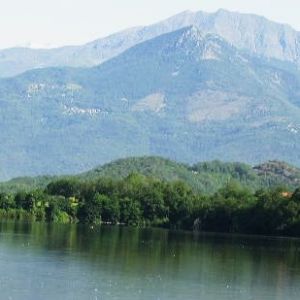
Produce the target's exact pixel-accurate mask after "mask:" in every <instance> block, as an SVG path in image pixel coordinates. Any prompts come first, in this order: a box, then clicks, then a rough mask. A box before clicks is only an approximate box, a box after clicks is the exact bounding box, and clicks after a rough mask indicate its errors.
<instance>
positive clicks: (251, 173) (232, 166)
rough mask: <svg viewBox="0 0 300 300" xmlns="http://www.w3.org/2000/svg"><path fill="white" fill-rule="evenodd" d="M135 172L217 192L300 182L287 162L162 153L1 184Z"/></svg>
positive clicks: (41, 184)
mask: <svg viewBox="0 0 300 300" xmlns="http://www.w3.org/2000/svg"><path fill="white" fill-rule="evenodd" d="M132 173H138V174H141V175H144V176H147V177H153V178H158V179H160V180H165V181H169V182H170V181H176V180H180V181H182V182H184V183H186V184H187V185H188V186H190V187H191V188H192V190H193V191H195V192H203V193H205V194H213V193H215V192H216V191H217V190H219V189H220V188H222V187H224V186H225V185H226V184H228V183H230V182H231V181H236V182H238V183H239V184H240V185H242V186H245V187H247V188H248V189H250V190H251V191H255V190H257V189H260V188H271V187H277V186H284V187H285V189H287V190H293V189H296V188H297V187H298V186H300V170H299V169H298V168H296V167H293V166H291V165H288V164H286V163H284V162H278V161H269V162H266V163H264V164H261V165H257V166H255V167H252V166H250V165H247V164H244V163H238V162H236V163H233V162H221V161H211V162H201V163H198V164H195V165H187V164H183V163H178V162H175V161H172V160H169V159H165V158H161V157H152V156H150V157H132V158H126V159H120V160H117V161H114V162H111V163H109V164H105V165H103V166H99V167H96V168H95V169H93V170H91V171H88V172H86V173H82V174H78V175H74V176H60V177H55V176H39V177H32V178H31V177H22V178H16V179H13V180H10V181H8V182H4V183H1V184H0V191H2V192H13V193H14V192H16V191H30V190H33V189H36V188H41V189H44V188H45V187H46V186H47V184H49V183H50V182H51V181H53V180H55V179H59V178H76V179H78V180H80V181H95V180H98V179H99V178H103V177H105V178H112V179H115V180H116V179H124V178H125V177H127V176H129V175H130V174H132Z"/></svg>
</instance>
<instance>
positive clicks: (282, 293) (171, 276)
mask: <svg viewBox="0 0 300 300" xmlns="http://www.w3.org/2000/svg"><path fill="white" fill-rule="evenodd" d="M0 299H22V300H23V299H25V300H26V299H30V300H34V299H41V300H45V299H56V300H59V299H72V300H73V299H80V300H85V299H128V300H129V299H130V300H134V299H143V300H144V299H145V300H147V299H156V300H158V299H160V300H164V299H204V300H219V299H220V300H224V299H231V300H234V299H237V300H242V299H249V300H251V299H253V300H264V299H270V300H271V299H272V300H276V299H282V300H283V299H284V300H289V299H290V300H292V299H295V300H296V299H297V300H299V299H300V240H296V239H271V238H254V237H238V236H222V235H212V234H206V235H193V234H191V233H174V232H170V231H164V230H156V229H155V230H151V229H146V230H138V229H128V228H112V227H102V228H98V229H93V230H92V229H89V228H87V227H80V226H64V225H45V224H22V223H2V224H0Z"/></svg>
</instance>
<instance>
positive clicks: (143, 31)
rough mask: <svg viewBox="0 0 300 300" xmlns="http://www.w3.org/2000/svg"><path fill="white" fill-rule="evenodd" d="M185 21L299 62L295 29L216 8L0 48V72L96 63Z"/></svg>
mask: <svg viewBox="0 0 300 300" xmlns="http://www.w3.org/2000/svg"><path fill="white" fill-rule="evenodd" d="M188 26H196V27H198V28H199V30H200V31H201V32H202V33H203V34H207V33H211V34H217V35H219V36H220V37H222V38H223V39H224V40H226V41H227V42H228V43H229V44H232V45H233V46H235V47H236V48H238V49H240V50H244V51H247V52H249V53H252V54H255V55H259V56H263V57H265V58H272V59H278V60H283V61H289V62H292V63H295V64H296V65H297V66H299V65H300V33H299V32H297V31H296V30H294V29H293V28H291V27H290V26H289V25H285V24H278V23H275V22H272V21H269V20H267V19H266V18H264V17H260V16H256V15H251V14H240V13H236V12H229V11H226V10H222V9H221V10H218V11H217V12H215V13H205V12H201V11H200V12H191V11H186V12H183V13H181V14H178V15H176V16H174V17H171V18H169V19H167V20H164V21H162V22H159V23H157V24H154V25H150V26H144V27H136V28H131V29H128V30H125V31H122V32H119V33H116V34H113V35H111V36H108V37H105V38H102V39H99V40H96V41H93V42H90V43H88V44H85V45H81V46H69V47H62V48H57V49H29V48H12V49H5V50H0V70H1V71H0V77H9V76H14V75H17V74H20V73H22V72H24V71H28V70H31V69H36V68H45V67H61V66H70V67H92V66H96V65H99V64H101V63H103V62H105V61H107V60H109V59H111V58H113V57H115V56H118V55H119V54H121V53H123V52H124V51H125V50H127V49H129V48H131V47H133V46H135V45H137V44H139V43H142V42H144V41H147V40H150V39H152V38H155V37H158V36H160V35H162V34H165V33H170V32H173V31H176V30H178V29H182V28H184V27H188Z"/></svg>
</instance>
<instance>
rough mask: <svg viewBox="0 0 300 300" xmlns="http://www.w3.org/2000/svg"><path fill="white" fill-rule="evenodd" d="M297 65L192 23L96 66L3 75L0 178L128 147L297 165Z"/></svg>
mask: <svg viewBox="0 0 300 300" xmlns="http://www.w3.org/2000/svg"><path fill="white" fill-rule="evenodd" d="M299 83H300V73H299V71H298V68H297V67H296V66H295V65H294V64H292V63H290V64H289V63H287V62H285V63H282V62H280V61H278V60H271V59H265V58H262V57H260V56H255V55H250V54H248V53H245V52H244V51H241V50H239V49H238V48H236V47H234V46H233V45H231V44H229V43H228V42H227V41H226V40H224V39H223V38H221V37H220V36H218V35H215V34H206V35H205V34H203V32H202V31H200V30H199V29H198V28H197V27H194V26H192V27H187V28H183V29H180V30H178V31H174V32H171V33H167V34H164V35H161V36H159V37H156V38H154V39H151V40H149V41H146V42H144V43H140V44H138V45H136V46H134V47H132V48H130V49H128V50H127V51H125V52H124V53H122V54H121V55H119V56H117V57H115V58H113V59H111V60H109V61H107V62H105V63H103V64H101V65H100V66H97V67H93V68H45V69H39V70H33V71H29V72H26V73H24V74H22V75H20V76H17V77H14V78H8V79H2V80H0V107H1V110H0V128H1V129H2V130H1V132H0V140H1V145H0V170H1V171H2V173H1V174H0V178H2V179H8V178H12V177H16V176H23V175H42V174H66V173H67V174H68V173H77V172H81V171H84V170H87V169H90V168H92V167H94V166H95V165H98V164H102V163H105V162H108V161H112V160H115V159H118V158H122V157H128V156H137V155H158V156H165V157H169V158H171V159H175V160H178V161H183V162H186V163H195V162H197V161H201V160H213V159H222V160H226V161H245V162H248V163H252V164H256V163H259V162H262V161H266V160H269V159H278V160H284V161H288V162H291V163H293V164H297V165H300V154H299V153H300V151H299V150H300V144H299V132H300V124H299V116H300V110H299V109H300V108H299V106H300V84H299Z"/></svg>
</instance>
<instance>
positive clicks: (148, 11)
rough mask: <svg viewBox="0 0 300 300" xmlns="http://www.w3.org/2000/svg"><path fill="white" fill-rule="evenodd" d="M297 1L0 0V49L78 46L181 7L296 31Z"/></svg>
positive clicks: (298, 24) (299, 23)
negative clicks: (247, 16)
mask: <svg viewBox="0 0 300 300" xmlns="http://www.w3.org/2000/svg"><path fill="white" fill-rule="evenodd" d="M297 3H299V0H235V1H234V0H105V1H104V0H0V9H1V10H0V48H6V47H11V46H15V45H24V44H25V43H29V42H30V43H33V45H35V46H36V45H56V46H59V45H66V44H80V43H84V42H87V41H91V40H93V39H96V38H99V37H102V36H105V35H108V34H110V33H113V32H116V31H119V30H121V29H125V28H128V27H132V26H136V25H146V24H150V23H153V22H156V21H159V20H161V19H164V18H167V17H169V16H171V15H174V14H176V13H179V12H181V11H184V10H204V11H215V10H217V9H219V8H225V9H229V10H233V11H240V12H251V13H256V14H260V15H264V16H266V17H268V18H270V19H272V20H275V21H279V22H284V23H289V24H290V25H292V26H293V27H294V28H296V29H298V30H300V18H299V11H300V3H299V4H297Z"/></svg>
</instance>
